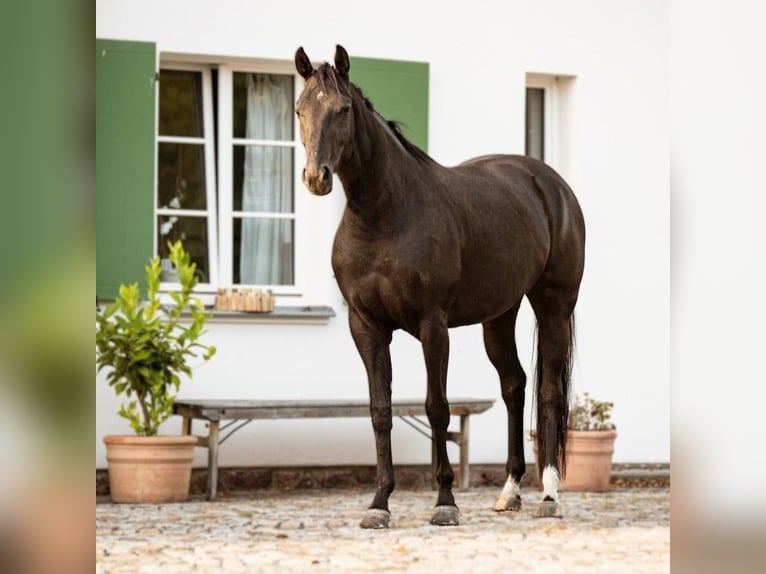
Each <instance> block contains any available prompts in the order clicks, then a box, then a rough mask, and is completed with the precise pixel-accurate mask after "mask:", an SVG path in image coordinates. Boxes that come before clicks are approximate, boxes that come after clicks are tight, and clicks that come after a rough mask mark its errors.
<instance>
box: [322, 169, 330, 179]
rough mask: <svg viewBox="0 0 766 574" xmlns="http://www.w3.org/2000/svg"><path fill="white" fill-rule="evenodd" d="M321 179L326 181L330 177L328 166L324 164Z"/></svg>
mask: <svg viewBox="0 0 766 574" xmlns="http://www.w3.org/2000/svg"><path fill="white" fill-rule="evenodd" d="M322 179H323V180H324V181H327V180H328V179H330V168H329V167H327V166H326V165H323V166H322Z"/></svg>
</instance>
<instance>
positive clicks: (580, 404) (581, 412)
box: [567, 393, 615, 430]
mask: <svg viewBox="0 0 766 574" xmlns="http://www.w3.org/2000/svg"><path fill="white" fill-rule="evenodd" d="M613 407H614V403H612V402H609V401H597V400H595V399H594V398H592V397H591V396H590V395H589V394H588V393H583V394H582V395H576V396H575V400H574V404H573V405H571V406H570V407H569V419H568V420H567V428H569V429H571V430H613V429H614V428H615V426H614V423H612V422H611V420H610V419H611V415H612V408H613Z"/></svg>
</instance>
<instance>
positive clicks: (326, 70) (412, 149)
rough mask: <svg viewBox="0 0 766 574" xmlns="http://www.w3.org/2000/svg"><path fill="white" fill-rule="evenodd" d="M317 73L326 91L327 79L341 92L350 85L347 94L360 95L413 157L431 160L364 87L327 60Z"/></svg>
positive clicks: (419, 159) (368, 107)
mask: <svg viewBox="0 0 766 574" xmlns="http://www.w3.org/2000/svg"><path fill="white" fill-rule="evenodd" d="M315 73H316V74H318V80H319V83H320V85H321V86H322V89H323V90H325V91H326V90H327V88H326V82H327V81H331V82H332V84H333V87H334V88H335V89H336V91H338V92H341V93H343V90H341V89H340V86H341V85H342V84H344V83H345V84H346V85H348V87H349V88H351V90H350V92H349V93H347V94H345V95H347V96H349V97H350V98H352V99H353V98H354V97H355V96H356V97H358V98H359V99H361V100H362V102H364V105H365V107H366V108H367V109H368V110H369V111H370V112H372V113H373V114H377V115H378V116H379V117H380V118H382V119H383V121H384V123H385V124H386V126H388V129H389V130H391V133H392V134H393V136H394V137H395V138H396V139H397V141H398V142H399V143H400V144H402V147H403V148H404V149H405V150H406V151H407V153H409V154H410V155H411V156H412V157H414V158H415V159H417V160H418V161H422V162H425V161H430V160H431V157H430V156H429V155H428V154H427V153H426V152H424V151H423V150H422V149H420V148H419V147H418V146H416V145H415V144H414V143H412V142H411V141H410V140H408V139H407V138H406V137H405V136H404V134H403V133H402V130H401V126H402V125H403V124H402V123H401V122H397V121H394V120H388V119H385V118H383V116H382V115H381V114H380V113H379V112H377V111H376V110H375V107H374V106H373V105H372V102H371V101H370V100H369V98H368V97H367V96H365V95H364V92H362V89H361V88H360V87H359V86H357V85H356V84H354V83H352V82H351V80H349V79H348V78H346V77H345V76H342V75H341V74H338V73H337V71H336V70H335V68H334V67H332V66H331V65H330V64H328V63H327V62H325V63H324V64H322V65H321V66H320V67H319V68H317V70H316V72H315ZM339 77H340V78H343V80H345V82H343V81H339Z"/></svg>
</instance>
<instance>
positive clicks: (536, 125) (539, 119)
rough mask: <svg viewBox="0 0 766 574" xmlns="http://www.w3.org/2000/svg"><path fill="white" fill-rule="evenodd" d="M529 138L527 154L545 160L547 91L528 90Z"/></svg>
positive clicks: (527, 122) (539, 89)
mask: <svg viewBox="0 0 766 574" xmlns="http://www.w3.org/2000/svg"><path fill="white" fill-rule="evenodd" d="M526 124H527V126H526V127H527V138H526V148H525V153H526V154H527V155H531V156H532V157H534V158H537V159H539V160H541V161H544V160H545V90H544V89H543V88H527V121H526Z"/></svg>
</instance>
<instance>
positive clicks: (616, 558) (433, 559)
mask: <svg viewBox="0 0 766 574" xmlns="http://www.w3.org/2000/svg"><path fill="white" fill-rule="evenodd" d="M498 494H499V490H498V489H497V488H491V487H480V488H472V489H471V490H469V491H458V492H456V499H457V503H458V506H459V507H460V522H461V523H460V526H457V527H437V526H431V525H430V524H429V519H430V517H431V512H432V509H433V505H434V503H435V497H436V495H435V492H432V491H399V490H397V491H396V492H394V494H393V495H392V497H391V515H392V517H391V528H390V529H389V530H384V531H369V530H362V529H360V528H359V527H358V524H359V520H360V518H361V517H362V514H363V513H364V510H365V509H366V507H367V505H368V504H369V502H370V501H371V500H372V492H371V490H369V489H364V490H363V489H344V490H340V489H333V490H298V491H291V492H284V493H278V492H271V491H260V492H259V491H253V492H250V493H247V494H239V495H231V496H226V497H221V498H220V499H219V500H216V501H215V502H207V501H205V500H204V499H202V497H193V498H192V500H191V501H190V502H187V503H182V504H166V505H156V504H150V505H132V504H112V503H111V502H108V499H103V497H102V498H101V499H99V502H98V503H97V505H96V572H101V573H112V572H115V573H117V572H130V573H150V572H158V573H163V574H169V573H173V572H211V573H215V572H226V573H236V572H248V573H256V572H267V573H268V572H289V573H291V574H292V573H301V572H354V573H357V572H415V573H417V572H429V573H433V572H435V571H436V572H440V573H441V574H444V573H449V572H489V571H492V570H495V571H497V570H499V569H501V568H502V570H503V571H516V572H535V573H536V572H555V573H557V574H560V573H562V572H563V573H570V572H571V573H579V572H588V573H591V572H621V573H622V572H641V573H643V572H646V573H652V574H655V573H658V572H669V571H670V490H669V489H668V488H615V489H613V490H611V491H610V492H607V493H602V494H595V493H573V492H571V493H570V492H564V493H561V502H562V504H563V508H564V518H563V519H556V518H545V519H535V518H533V517H532V513H533V510H534V508H535V505H536V502H537V501H538V500H539V499H540V494H539V492H538V491H536V490H535V489H525V490H524V491H523V492H522V497H523V500H524V507H523V508H522V510H521V511H520V512H515V513H500V514H498V513H495V512H493V511H492V510H491V508H492V504H493V503H494V501H495V497H496V496H497V495H498Z"/></svg>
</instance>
